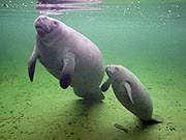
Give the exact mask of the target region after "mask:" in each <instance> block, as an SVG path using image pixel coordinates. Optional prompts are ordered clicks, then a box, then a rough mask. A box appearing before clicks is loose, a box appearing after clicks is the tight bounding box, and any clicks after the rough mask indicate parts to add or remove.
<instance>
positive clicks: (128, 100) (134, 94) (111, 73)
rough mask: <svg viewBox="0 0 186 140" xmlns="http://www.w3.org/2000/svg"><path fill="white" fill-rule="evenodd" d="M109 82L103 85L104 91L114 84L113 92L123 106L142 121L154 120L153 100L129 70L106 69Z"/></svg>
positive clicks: (113, 66) (113, 67)
mask: <svg viewBox="0 0 186 140" xmlns="http://www.w3.org/2000/svg"><path fill="white" fill-rule="evenodd" d="M105 71H106V73H107V75H108V77H109V78H108V80H107V81H106V82H105V83H104V84H103V85H102V87H101V88H102V91H106V90H108V88H109V86H110V85H111V84H112V88H113V91H114V93H115V95H116V97H117V99H118V100H119V101H120V102H121V104H122V105H123V106H124V107H126V108H127V109H128V110H129V111H130V112H132V113H133V114H135V115H136V116H137V117H139V118H140V119H141V120H142V121H151V120H152V112H153V106H152V100H151V99H150V96H149V94H148V93H147V91H146V90H145V87H144V86H143V84H142V83H141V82H140V81H139V79H138V78H137V77H136V76H135V75H134V74H133V73H132V72H131V71H129V70H128V69H127V68H125V67H123V66H120V65H109V66H107V67H106V69H105Z"/></svg>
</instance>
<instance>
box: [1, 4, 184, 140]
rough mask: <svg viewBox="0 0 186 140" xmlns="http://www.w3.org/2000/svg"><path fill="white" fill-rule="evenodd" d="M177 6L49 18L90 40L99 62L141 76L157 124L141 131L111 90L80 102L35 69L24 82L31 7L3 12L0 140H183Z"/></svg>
mask: <svg viewBox="0 0 186 140" xmlns="http://www.w3.org/2000/svg"><path fill="white" fill-rule="evenodd" d="M1 2H2V1H1ZM179 2H180V1H176V2H174V3H166V2H164V3H158V2H156V3H155V4H149V3H148V4H147V3H146V2H143V1H141V3H140V4H137V3H127V4H121V3H120V4H117V3H116V2H115V4H113V5H112V4H111V2H110V3H109V4H108V5H107V2H105V4H103V5H102V7H103V10H101V11H86V12H85V11H79V12H64V13H62V15H60V16H54V17H56V18H58V19H60V20H62V21H63V22H65V23H66V24H68V25H70V26H72V27H74V28H75V29H77V30H79V31H81V32H82V33H84V34H85V35H86V36H88V37H89V38H90V39H91V40H93V41H94V42H95V43H96V44H97V45H98V46H99V48H100V50H101V51H102V52H103V56H104V61H105V64H111V63H114V64H122V65H124V66H127V67H128V68H129V69H130V70H131V71H133V72H134V73H135V74H136V75H137V76H138V77H139V79H140V80H141V81H142V82H143V83H144V85H146V87H147V89H148V90H149V92H150V95H151V97H152V99H153V102H154V114H155V115H158V116H160V117H161V118H163V123H162V124H158V125H153V126H143V125H141V123H140V122H139V120H138V119H137V118H136V117H135V116H133V115H132V114H131V113H129V112H128V111H127V110H126V109H124V108H123V107H122V106H121V105H120V103H119V102H118V101H117V99H116V98H115V96H114V94H113V92H112V90H111V89H109V91H108V92H106V93H105V96H106V98H105V100H104V102H103V103H101V104H87V103H85V102H83V101H82V100H81V99H80V98H78V97H77V96H75V95H74V93H73V91H72V89H71V88H69V89H67V90H62V89H61V88H60V87H59V84H58V81H57V80H56V79H55V78H54V77H53V76H51V75H50V74H49V73H48V72H47V71H46V70H45V69H44V67H43V66H41V64H39V63H38V64H37V66H36V73H35V79H34V82H33V83H30V82H29V79H28V75H27V59H28V57H29V55H30V53H31V52H32V47H33V45H34V40H35V31H34V28H33V21H34V19H35V18H36V17H37V13H36V11H35V10H34V9H32V8H30V7H34V6H33V5H32V6H30V7H29V8H28V9H29V10H25V8H24V9H21V8H18V9H12V8H13V7H12V8H8V9H7V8H3V7H1V8H0V31H1V36H0V75H1V76H0V139H1V140H35V139H37V140H64V139H65V140H68V139H75V140H87V139H89V140H101V139H108V140H123V139H129V140H136V139H137V140H157V139H162V140H175V139H179V140H184V139H185V137H186V133H185V132H186V122H185V119H186V115H185V114H186V94H185V93H186V88H185V85H186V73H185V70H186V61H185V60H186V47H185V46H186V40H185V36H186V28H185V25H186V20H185V17H186V4H184V3H179ZM25 3H29V2H28V1H25ZM118 128H119V129H118Z"/></svg>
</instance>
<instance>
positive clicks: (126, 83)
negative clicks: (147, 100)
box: [122, 81, 134, 104]
mask: <svg viewBox="0 0 186 140" xmlns="http://www.w3.org/2000/svg"><path fill="white" fill-rule="evenodd" d="M122 84H123V87H124V88H125V90H126V92H127V95H128V97H129V99H130V101H131V103H132V104H134V101H133V98H132V89H131V86H130V83H129V82H127V81H126V82H123V83H122Z"/></svg>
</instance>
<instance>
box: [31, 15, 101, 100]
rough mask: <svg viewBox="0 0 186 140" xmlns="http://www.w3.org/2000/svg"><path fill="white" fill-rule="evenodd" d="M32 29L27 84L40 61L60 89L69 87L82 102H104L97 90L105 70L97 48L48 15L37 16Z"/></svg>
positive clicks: (99, 90)
mask: <svg viewBox="0 0 186 140" xmlns="http://www.w3.org/2000/svg"><path fill="white" fill-rule="evenodd" d="M35 28H36V32H37V35H36V45H35V47H34V50H33V52H32V55H31V57H30V59H29V62H28V72H29V77H30V81H33V78H34V70H35V64H36V60H37V59H39V61H40V62H41V63H42V64H43V65H44V67H45V68H46V69H47V70H48V71H49V72H50V73H51V74H52V75H53V76H55V77H56V78H57V79H59V81H60V86H61V87H62V88H63V89H66V88H67V87H68V86H71V87H73V90H74V92H75V94H76V95H78V96H80V97H83V98H85V99H90V100H96V101H101V100H102V99H104V95H103V94H102V92H101V89H100V88H99V85H100V84H101V81H102V79H103V76H104V68H103V62H102V54H101V52H100V50H99V49H98V48H97V46H96V45H95V44H94V43H93V42H92V41H90V40H89V39H88V38H86V37H85V36H84V35H82V34H81V33H79V32H77V31H75V30H74V29H72V28H70V27H68V26H67V25H65V24H64V23H62V22H60V21H59V20H56V19H53V18H50V17H47V16H39V17H38V18H37V19H36V20H35Z"/></svg>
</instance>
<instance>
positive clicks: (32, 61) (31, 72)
mask: <svg viewBox="0 0 186 140" xmlns="http://www.w3.org/2000/svg"><path fill="white" fill-rule="evenodd" d="M37 58H38V54H37V50H36V46H35V47H34V50H33V52H32V55H31V56H30V59H29V61H28V74H29V78H30V81H31V82H32V81H33V79H34V72H35V65H36V61H37Z"/></svg>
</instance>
